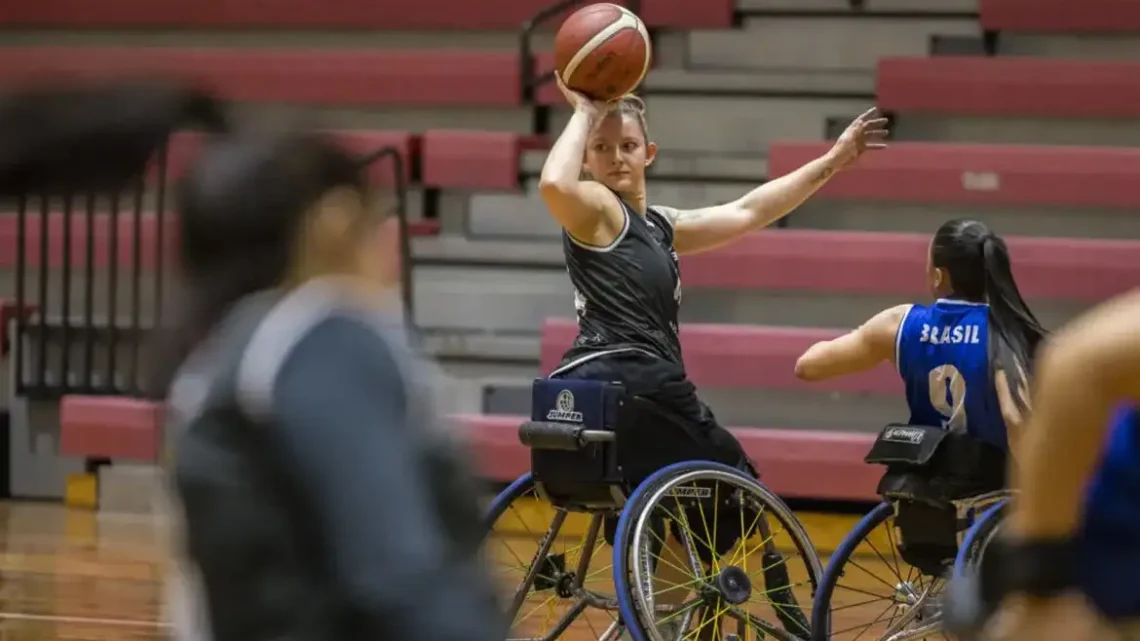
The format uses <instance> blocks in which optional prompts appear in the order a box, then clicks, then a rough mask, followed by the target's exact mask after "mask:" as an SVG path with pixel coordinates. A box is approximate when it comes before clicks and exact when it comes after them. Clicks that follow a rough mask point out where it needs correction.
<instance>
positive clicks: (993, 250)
mask: <svg viewBox="0 0 1140 641" xmlns="http://www.w3.org/2000/svg"><path fill="white" fill-rule="evenodd" d="M930 262H931V265H933V266H934V267H938V268H941V269H945V270H946V273H947V274H948V275H949V276H950V285H951V287H952V288H953V295H954V296H955V297H958V298H962V299H965V300H969V301H974V302H978V303H987V304H989V306H990V326H991V327H992V328H993V329H994V330H996V332H992V333H991V334H990V336H991V339H993V338H996V339H997V340H990V350H991V355H992V357H993V360H994V362H995V364H997V366H998V367H1000V368H1001V369H1002V370H1004V371H1005V375H1006V379H1007V380H1008V382H1009V386H1010V391H1011V392H1012V393H1013V398H1014V399H1015V400H1017V402H1018V405H1019V406H1020V405H1021V397H1020V395H1019V394H1018V393H1017V389H1018V387H1019V386H1020V383H1021V382H1023V381H1022V377H1021V372H1023V371H1024V372H1029V371H1030V370H1031V369H1032V367H1033V360H1034V357H1035V355H1036V352H1037V347H1038V345H1039V344H1040V343H1041V341H1042V340H1043V339H1044V338H1045V335H1046V333H1047V332H1046V331H1045V328H1044V327H1042V326H1041V323H1040V322H1039V321H1038V320H1037V317H1036V316H1034V315H1033V312H1032V311H1030V309H1029V305H1027V304H1026V303H1025V299H1024V298H1022V297H1021V291H1020V290H1018V288H1017V282H1016V281H1015V280H1014V278H1013V269H1012V267H1011V265H1010V260H1009V248H1008V247H1006V244H1005V241H1004V240H1002V239H1001V238H1000V237H999V236H997V235H996V234H994V233H993V232H992V231H990V228H989V227H987V226H986V224H985V223H982V222H979V221H976V220H950V221H947V222H946V223H944V224H943V225H942V226H941V227H939V228H938V231H937V232H936V233H935V234H934V241H933V242H932V243H931V245H930ZM1021 409H1022V410H1024V409H1025V408H1024V407H1022V408H1021Z"/></svg>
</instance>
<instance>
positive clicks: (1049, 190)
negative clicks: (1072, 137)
mask: <svg viewBox="0 0 1140 641" xmlns="http://www.w3.org/2000/svg"><path fill="white" fill-rule="evenodd" d="M1137 69H1138V71H1140V67H1138V68H1137ZM1138 86H1140V85H1138ZM1138 98H1140V96H1138ZM827 148H828V146H827V144H826V143H810V142H809V143H777V144H774V145H773V146H772V148H771V150H770V152H769V165H768V166H769V172H770V174H771V175H773V176H778V175H781V174H784V173H787V172H789V171H792V170H793V169H795V168H797V167H799V166H800V165H801V164H803V163H804V162H806V161H808V160H810V159H812V158H815V157H817V156H819V155H820V154H822V153H824V152H825V151H826V150H827ZM1138 177H1140V149H1134V148H1112V147H1051V146H1044V145H1041V146H1033V145H985V144H947V143H921V142H913V143H895V144H893V145H891V148H890V149H888V150H886V151H884V152H882V153H878V154H874V155H873V156H868V157H866V158H863V159H862V160H861V161H860V162H859V165H858V166H857V167H856V168H854V169H853V170H851V171H849V172H845V173H843V174H840V175H839V176H836V177H835V179H834V180H833V181H831V182H830V183H828V185H827V187H825V188H824V189H823V191H822V193H823V194H826V195H827V197H834V198H844V199H851V200H856V199H857V200H864V201H881V202H912V203H930V204H947V205H1021V206H1049V207H1065V206H1072V207H1107V208H1121V209H1135V208H1136V207H1138V206H1140V190H1138V189H1136V181H1137V178H1138Z"/></svg>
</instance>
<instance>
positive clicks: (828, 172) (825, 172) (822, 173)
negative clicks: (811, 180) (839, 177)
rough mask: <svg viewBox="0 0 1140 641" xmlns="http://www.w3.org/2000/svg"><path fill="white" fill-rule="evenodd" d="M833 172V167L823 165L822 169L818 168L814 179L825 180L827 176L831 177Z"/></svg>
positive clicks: (817, 180)
mask: <svg viewBox="0 0 1140 641" xmlns="http://www.w3.org/2000/svg"><path fill="white" fill-rule="evenodd" d="M834 173H835V168H834V167H824V168H823V169H821V170H819V173H818V174H816V176H815V181H816V182H823V181H825V180H827V179H828V178H831V175H832V174H834Z"/></svg>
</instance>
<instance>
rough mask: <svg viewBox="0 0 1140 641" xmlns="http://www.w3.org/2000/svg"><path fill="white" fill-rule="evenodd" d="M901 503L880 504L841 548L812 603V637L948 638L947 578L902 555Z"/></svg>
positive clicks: (849, 640)
mask: <svg viewBox="0 0 1140 641" xmlns="http://www.w3.org/2000/svg"><path fill="white" fill-rule="evenodd" d="M894 519H895V507H894V505H893V504H891V503H887V502H884V503H880V504H879V505H878V506H876V507H875V509H873V510H871V512H870V513H868V514H867V515H866V516H864V517H863V518H862V519H861V520H860V521H859V522H858V523H857V524H856V525H855V527H854V528H853V529H852V530H851V532H849V533H848V534H847V536H846V537H844V539H843V540H842V541H841V542H840V544H839V546H838V547H836V548H835V551H834V552H833V553H832V555H831V557H830V559H829V560H828V563H827V568H826V569H825V570H824V573H823V580H822V581H821V582H820V586H819V590H818V591H817V592H816V595H815V603H814V604H813V607H812V615H813V616H812V641H831V640H836V641H853V640H854V639H867V640H868V641H876V640H877V641H887V640H890V641H904V640H908V639H945V638H947V637H945V636H944V635H943V634H942V632H941V595H942V590H943V588H944V583H945V582H944V580H943V579H942V578H941V577H934V576H929V575H924V574H923V573H922V572H921V571H919V570H918V569H917V568H914V567H912V566H910V565H908V564H907V563H906V562H905V561H903V560H902V557H901V556H899V545H898V544H899V539H898V533H897V530H896V527H895V523H894Z"/></svg>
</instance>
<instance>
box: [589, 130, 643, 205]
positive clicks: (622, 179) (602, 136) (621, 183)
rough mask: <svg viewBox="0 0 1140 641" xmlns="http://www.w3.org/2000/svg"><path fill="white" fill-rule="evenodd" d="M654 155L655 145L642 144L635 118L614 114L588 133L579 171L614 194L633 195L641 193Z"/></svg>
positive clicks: (641, 135) (641, 134)
mask: <svg viewBox="0 0 1140 641" xmlns="http://www.w3.org/2000/svg"><path fill="white" fill-rule="evenodd" d="M656 155H657V145H655V144H653V143H651V142H648V141H646V140H645V135H644V134H643V133H642V131H641V123H639V122H638V120H637V116H635V115H633V114H621V113H617V112H614V113H611V114H609V115H608V116H606V117H605V118H603V119H602V120H601V122H599V123H598V125H597V127H595V128H594V131H593V132H591V134H590V138H589V140H588V141H587V143H586V161H585V163H584V164H583V168H584V169H585V170H586V172H587V173H589V174H590V176H591V177H592V178H593V179H594V180H596V181H598V182H600V183H602V184H603V185H605V186H606V187H609V188H610V189H613V190H614V191H616V192H618V193H630V192H637V191H642V190H644V186H645V168H646V167H648V166H649V165H650V164H652V163H653V158H654V157H655V156H656Z"/></svg>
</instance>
